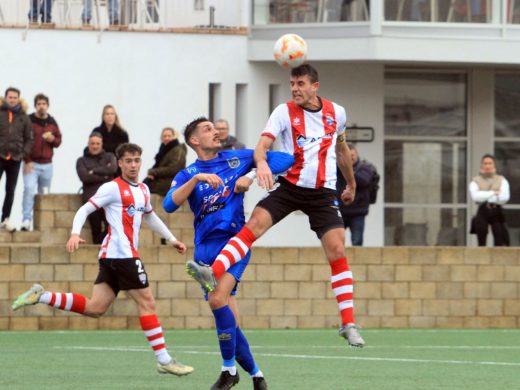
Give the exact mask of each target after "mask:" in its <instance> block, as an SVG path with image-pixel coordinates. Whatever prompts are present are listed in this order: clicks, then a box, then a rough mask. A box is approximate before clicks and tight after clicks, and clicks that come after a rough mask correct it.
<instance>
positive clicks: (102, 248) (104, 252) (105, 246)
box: [101, 224, 112, 259]
mask: <svg viewBox="0 0 520 390" xmlns="http://www.w3.org/2000/svg"><path fill="white" fill-rule="evenodd" d="M107 232H108V234H107V242H106V243H105V245H102V246H101V251H102V252H103V253H102V254H101V258H102V259H105V258H106V257H107V248H108V243H109V242H110V238H112V229H111V228H110V224H109V225H108V229H107Z"/></svg>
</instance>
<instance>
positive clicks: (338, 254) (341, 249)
mask: <svg viewBox="0 0 520 390" xmlns="http://www.w3.org/2000/svg"><path fill="white" fill-rule="evenodd" d="M328 253H329V256H330V257H331V258H330V259H329V260H337V259H341V258H342V257H344V256H345V245H344V244H343V243H342V242H341V243H334V244H332V245H331V246H330V247H329V248H328Z"/></svg>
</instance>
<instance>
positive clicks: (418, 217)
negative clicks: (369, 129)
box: [384, 71, 468, 245]
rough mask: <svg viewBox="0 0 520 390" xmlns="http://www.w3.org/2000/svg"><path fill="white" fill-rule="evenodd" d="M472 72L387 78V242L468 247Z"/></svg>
mask: <svg viewBox="0 0 520 390" xmlns="http://www.w3.org/2000/svg"><path fill="white" fill-rule="evenodd" d="M466 100H467V99H466V75H465V74H464V73H455V72H453V73H418V72H412V71H409V72H405V71H389V72H387V73H386V75H385V142H384V145H385V149H384V150H385V157H384V158H385V181H384V182H385V245H465V244H466V230H467V229H466V202H467V186H468V182H467V181H468V178H467V173H466V170H467V162H466V161H467V139H466V134H467V131H466Z"/></svg>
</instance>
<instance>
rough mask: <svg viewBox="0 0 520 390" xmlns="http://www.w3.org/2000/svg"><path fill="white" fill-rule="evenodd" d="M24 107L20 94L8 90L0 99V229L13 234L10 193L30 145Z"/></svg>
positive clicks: (29, 131) (11, 89)
mask: <svg viewBox="0 0 520 390" xmlns="http://www.w3.org/2000/svg"><path fill="white" fill-rule="evenodd" d="M27 109H28V106H27V103H26V102H25V101H23V100H21V99H20V90H19V89H17V88H13V87H9V88H7V89H6V91H5V97H4V99H0V179H2V175H3V174H4V171H5V176H6V182H5V199H4V205H3V207H2V219H1V223H0V228H5V229H7V230H8V231H11V232H12V231H14V230H16V228H15V227H14V225H13V224H12V223H11V221H10V219H9V217H10V216H11V209H12V207H13V200H14V191H15V189H16V182H17V180H18V173H19V172H20V164H21V162H22V159H24V158H27V157H29V155H30V153H31V149H32V144H33V132H32V126H31V120H30V119H29V117H28V116H27V114H26V112H27Z"/></svg>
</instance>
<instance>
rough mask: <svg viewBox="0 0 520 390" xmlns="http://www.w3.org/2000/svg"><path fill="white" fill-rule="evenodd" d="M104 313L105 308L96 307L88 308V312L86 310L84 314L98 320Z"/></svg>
mask: <svg viewBox="0 0 520 390" xmlns="http://www.w3.org/2000/svg"><path fill="white" fill-rule="evenodd" d="M106 311H107V308H106V307H102V306H97V305H96V306H92V307H89V308H88V310H86V311H85V313H84V314H85V315H87V316H89V317H92V318H99V317H101V316H103V314H105V313H106Z"/></svg>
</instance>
